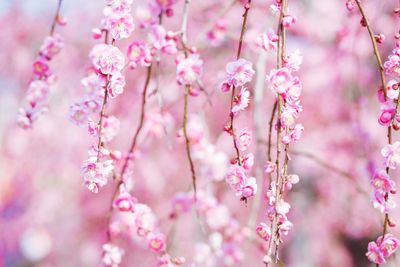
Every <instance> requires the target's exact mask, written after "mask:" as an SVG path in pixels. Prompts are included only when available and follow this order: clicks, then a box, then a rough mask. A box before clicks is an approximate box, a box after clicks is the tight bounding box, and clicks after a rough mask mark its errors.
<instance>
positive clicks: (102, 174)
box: [82, 156, 114, 193]
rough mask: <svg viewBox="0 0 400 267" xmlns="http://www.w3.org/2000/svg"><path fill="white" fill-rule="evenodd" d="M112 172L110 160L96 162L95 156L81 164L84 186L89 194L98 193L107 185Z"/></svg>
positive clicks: (112, 166) (112, 167)
mask: <svg viewBox="0 0 400 267" xmlns="http://www.w3.org/2000/svg"><path fill="white" fill-rule="evenodd" d="M113 170H114V165H113V161H112V160H103V159H101V160H97V157H96V156H91V157H90V158H89V159H88V160H86V161H84V162H83V164H82V174H83V179H84V184H85V185H86V187H87V188H88V189H89V190H90V191H91V192H93V193H98V192H99V189H100V188H101V187H103V186H105V185H106V184H107V180H108V178H109V177H110V176H111V175H112V171H113Z"/></svg>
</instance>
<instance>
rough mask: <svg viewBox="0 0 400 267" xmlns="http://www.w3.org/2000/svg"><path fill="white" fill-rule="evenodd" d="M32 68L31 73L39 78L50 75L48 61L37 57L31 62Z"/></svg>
mask: <svg viewBox="0 0 400 267" xmlns="http://www.w3.org/2000/svg"><path fill="white" fill-rule="evenodd" d="M32 68H33V73H34V74H35V75H36V76H37V77H38V78H39V79H41V78H47V77H49V76H50V74H51V71H50V68H49V65H48V62H47V61H46V60H45V59H43V58H41V57H39V58H37V59H36V60H35V61H34V62H33V64H32Z"/></svg>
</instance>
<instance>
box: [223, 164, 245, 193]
mask: <svg viewBox="0 0 400 267" xmlns="http://www.w3.org/2000/svg"><path fill="white" fill-rule="evenodd" d="M225 181H226V182H227V183H228V184H229V186H230V187H231V188H232V189H234V190H235V191H237V192H241V190H242V188H243V186H244V184H245V182H246V172H245V169H244V168H243V167H241V166H239V165H231V167H230V168H229V170H228V173H227V174H226V176H225Z"/></svg>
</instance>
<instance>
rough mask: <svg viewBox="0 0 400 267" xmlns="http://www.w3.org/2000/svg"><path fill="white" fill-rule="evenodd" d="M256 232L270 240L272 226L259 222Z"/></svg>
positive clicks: (264, 238)
mask: <svg viewBox="0 0 400 267" xmlns="http://www.w3.org/2000/svg"><path fill="white" fill-rule="evenodd" d="M256 232H257V235H258V236H259V237H261V238H262V239H263V240H265V241H268V240H269V239H270V238H271V227H270V226H268V225H267V224H265V223H259V224H258V225H257V228H256Z"/></svg>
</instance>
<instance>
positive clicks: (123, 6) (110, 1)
mask: <svg viewBox="0 0 400 267" xmlns="http://www.w3.org/2000/svg"><path fill="white" fill-rule="evenodd" d="M132 3H133V0H106V5H107V6H109V7H110V8H111V9H112V10H113V11H114V12H116V13H122V12H129V11H130V8H131V5H132Z"/></svg>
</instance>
